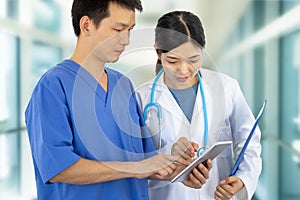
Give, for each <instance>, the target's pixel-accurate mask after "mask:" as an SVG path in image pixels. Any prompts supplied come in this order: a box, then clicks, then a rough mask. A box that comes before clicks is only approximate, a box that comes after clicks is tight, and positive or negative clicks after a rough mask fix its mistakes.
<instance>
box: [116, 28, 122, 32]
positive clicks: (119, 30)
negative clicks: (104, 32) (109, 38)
mask: <svg viewBox="0 0 300 200" xmlns="http://www.w3.org/2000/svg"><path fill="white" fill-rule="evenodd" d="M114 31H117V32H121V31H122V30H121V29H116V28H114Z"/></svg>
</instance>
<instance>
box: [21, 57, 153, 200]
mask: <svg viewBox="0 0 300 200" xmlns="http://www.w3.org/2000/svg"><path fill="white" fill-rule="evenodd" d="M105 71H106V73H107V76H108V92H106V91H105V90H104V89H103V88H102V87H101V86H100V85H99V84H98V82H97V81H96V80H95V79H94V78H93V77H92V76H91V75H90V74H89V73H88V72H87V71H86V70H85V69H84V68H82V67H80V66H79V65H78V64H77V63H75V62H73V61H71V60H65V61H63V62H62V63H60V64H58V65H57V66H55V67H53V68H52V69H50V70H49V71H48V72H47V73H46V74H45V75H43V77H42V78H41V80H40V81H39V82H38V84H37V86H36V88H35V89H34V91H33V94H32V98H31V99H30V102H29V104H28V107H27V109H26V112H25V115H26V125H27V129H28V135H29V140H30V145H31V150H32V155H33V162H34V167H35V176H36V184H37V192H38V199H40V200H43V199H51V200H53V199H63V200H68V199H72V200H76V199H78V200H79V199H80V200H81V199H89V200H93V199H105V200H106V199H125V200H126V199H128V200H132V199H148V187H147V179H135V178H128V179H120V180H115V181H109V182H104V183H97V184H88V185H74V184H67V183H52V184H51V183H49V180H50V179H51V178H53V177H54V176H55V175H57V174H58V173H59V172H61V171H63V170H64V169H66V168H67V167H69V166H71V165H72V164H74V163H75V162H76V161H78V160H79V159H80V158H86V159H91V160H98V161H101V162H106V161H129V162H130V161H139V160H142V159H145V158H147V157H150V156H152V155H154V154H155V147H154V146H153V143H152V140H151V138H150V136H149V132H148V131H147V128H146V126H145V124H144V120H143V118H142V114H141V111H140V109H139V106H138V104H137V101H136V98H135V95H134V91H133V87H132V84H131V82H130V81H129V80H128V79H127V78H126V77H125V76H123V75H122V74H120V73H119V72H116V71H114V70H112V69H108V68H106V69H105Z"/></svg>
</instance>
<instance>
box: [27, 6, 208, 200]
mask: <svg viewBox="0 0 300 200" xmlns="http://www.w3.org/2000/svg"><path fill="white" fill-rule="evenodd" d="M135 10H139V11H142V6H141V3H140V1H139V0H101V1H100V0H97V1H96V0H74V2H73V6H72V20H73V27H74V31H75V34H76V36H77V37H78V40H77V45H76V49H75V51H74V54H73V55H72V57H71V58H70V59H68V60H65V61H63V62H62V63H59V64H58V65H56V66H55V67H53V68H52V69H50V70H49V71H48V72H46V73H45V74H44V75H43V77H42V78H41V79H40V81H39V82H38V84H37V86H36V87H35V89H34V91H33V94H32V97H31V99H30V102H29V104H28V107H27V109H26V112H25V115H26V125H27V129H28V135H29V140H30V145H31V150H32V156H33V162H34V168H35V176H36V184H37V193H38V194H37V195H38V199H51V200H54V199H55V200H56V199H63V200H68V199H72V200H74V199H75V200H76V199H80V200H81V199H89V200H93V199H105V200H106V199H125V200H126V199H128V200H132V199H148V187H147V178H151V179H164V180H170V179H171V178H172V177H174V176H175V175H176V174H177V173H178V171H179V170H178V165H177V164H174V161H176V162H180V163H182V164H183V165H187V164H189V162H188V161H186V160H184V159H183V158H181V157H176V156H171V155H156V153H155V148H154V146H153V144H152V140H151V137H150V135H149V133H148V131H147V129H146V126H145V124H144V120H143V118H142V114H141V111H140V109H139V106H138V104H137V101H136V98H135V95H134V91H133V87H132V85H131V82H130V81H129V80H128V79H127V78H126V77H125V76H123V75H122V74H120V73H118V72H116V71H114V70H111V69H108V68H105V66H104V65H105V63H108V62H115V61H117V60H118V58H119V56H120V54H121V53H122V52H123V51H124V48H125V46H126V45H128V44H129V34H130V30H131V29H132V28H133V27H134V25H135ZM210 168H211V165H209V166H208V167H205V166H203V165H199V166H198V169H196V170H195V171H194V172H193V173H191V174H190V179H189V180H187V181H185V182H183V183H184V184H185V185H187V186H189V187H194V188H201V187H202V185H203V184H204V183H205V180H206V179H207V178H208V173H209V170H210Z"/></svg>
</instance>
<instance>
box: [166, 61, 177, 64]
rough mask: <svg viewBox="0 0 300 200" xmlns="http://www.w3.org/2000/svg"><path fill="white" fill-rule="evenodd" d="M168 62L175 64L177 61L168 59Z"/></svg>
mask: <svg viewBox="0 0 300 200" xmlns="http://www.w3.org/2000/svg"><path fill="white" fill-rule="evenodd" d="M167 62H168V63H170V64H175V63H177V61H167Z"/></svg>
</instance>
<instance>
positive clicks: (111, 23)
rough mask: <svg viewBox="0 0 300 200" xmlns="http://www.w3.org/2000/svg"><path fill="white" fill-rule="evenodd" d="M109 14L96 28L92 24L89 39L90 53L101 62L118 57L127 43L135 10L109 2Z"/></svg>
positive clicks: (110, 60) (114, 59) (133, 22)
mask: <svg viewBox="0 0 300 200" xmlns="http://www.w3.org/2000/svg"><path fill="white" fill-rule="evenodd" d="M109 13H110V16H109V17H107V18H105V19H103V20H102V21H101V22H100V24H99V26H98V28H97V29H96V26H94V30H93V31H92V34H91V37H90V40H91V43H92V47H93V50H92V52H91V53H92V54H94V55H95V56H96V57H97V58H98V59H99V60H100V61H102V62H103V63H107V62H115V61H117V60H118V59H119V57H120V55H121V53H122V52H123V51H124V49H125V46H126V45H128V44H129V36H130V31H131V30H132V29H133V27H134V25H135V12H134V11H132V10H128V9H126V8H123V7H120V6H119V5H117V4H114V3H110V5H109Z"/></svg>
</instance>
